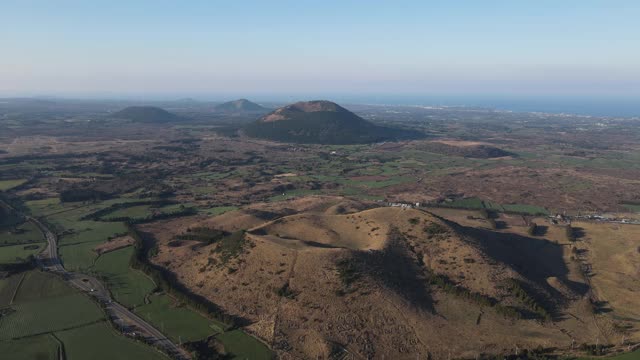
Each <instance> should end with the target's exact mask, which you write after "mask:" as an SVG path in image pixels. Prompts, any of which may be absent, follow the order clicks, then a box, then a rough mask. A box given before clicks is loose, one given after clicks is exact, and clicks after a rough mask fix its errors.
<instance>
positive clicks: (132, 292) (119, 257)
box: [92, 246, 155, 308]
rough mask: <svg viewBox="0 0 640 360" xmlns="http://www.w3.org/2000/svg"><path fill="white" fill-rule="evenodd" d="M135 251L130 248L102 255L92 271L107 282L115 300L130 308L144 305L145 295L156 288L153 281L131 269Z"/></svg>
mask: <svg viewBox="0 0 640 360" xmlns="http://www.w3.org/2000/svg"><path fill="white" fill-rule="evenodd" d="M133 251H134V250H133V247H132V246H128V247H125V248H122V249H118V250H115V251H111V252H108V253H105V254H102V255H100V257H99V258H98V260H97V261H96V263H95V266H94V267H93V269H92V271H95V272H96V273H97V274H98V275H99V276H100V277H101V278H103V279H104V280H105V284H106V285H107V287H108V288H109V291H110V292H111V294H112V295H113V296H114V298H115V300H116V301H118V302H119V303H121V304H123V305H125V306H127V307H129V308H131V307H134V306H139V305H142V304H144V297H145V295H147V294H149V293H151V291H153V289H154V288H155V284H154V283H153V281H151V279H149V278H148V277H147V276H146V275H144V274H143V273H142V272H140V271H137V270H134V269H131V268H130V267H129V261H130V259H131V256H132V255H133Z"/></svg>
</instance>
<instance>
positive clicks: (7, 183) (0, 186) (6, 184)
mask: <svg viewBox="0 0 640 360" xmlns="http://www.w3.org/2000/svg"><path fill="white" fill-rule="evenodd" d="M25 182H27V179H15V180H0V191H7V190H11V189H13V188H14V187H16V186H20V185H22V184H24V183H25Z"/></svg>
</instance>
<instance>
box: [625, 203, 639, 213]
mask: <svg viewBox="0 0 640 360" xmlns="http://www.w3.org/2000/svg"><path fill="white" fill-rule="evenodd" d="M622 206H623V207H624V208H626V209H627V210H629V211H633V212H640V204H622Z"/></svg>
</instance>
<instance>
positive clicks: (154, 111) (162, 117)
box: [109, 106, 184, 123]
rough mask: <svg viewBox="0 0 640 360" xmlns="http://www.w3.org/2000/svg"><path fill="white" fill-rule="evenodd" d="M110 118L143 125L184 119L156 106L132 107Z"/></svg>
mask: <svg viewBox="0 0 640 360" xmlns="http://www.w3.org/2000/svg"><path fill="white" fill-rule="evenodd" d="M109 117H111V118H116V119H125V120H130V121H133V122H141V123H168V122H176V121H182V120H184V118H182V117H180V116H178V115H176V114H173V113H170V112H168V111H166V110H164V109H161V108H159V107H155V106H130V107H127V108H124V109H122V110H120V111H118V112H115V113H113V114H111V115H110V116H109Z"/></svg>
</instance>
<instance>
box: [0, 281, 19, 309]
mask: <svg viewBox="0 0 640 360" xmlns="http://www.w3.org/2000/svg"><path fill="white" fill-rule="evenodd" d="M23 276H24V274H14V275H11V276H9V277H7V278H4V279H0V308H3V307H5V306H8V305H9V302H11V299H13V294H14V293H15V292H16V289H17V288H18V285H19V284H20V282H21V281H22V278H23Z"/></svg>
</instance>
